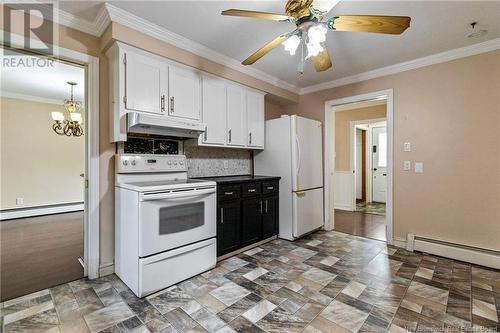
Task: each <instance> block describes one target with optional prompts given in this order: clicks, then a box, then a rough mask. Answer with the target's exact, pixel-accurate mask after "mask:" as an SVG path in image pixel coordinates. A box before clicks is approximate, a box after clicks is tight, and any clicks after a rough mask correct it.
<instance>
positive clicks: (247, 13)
mask: <svg viewBox="0 0 500 333" xmlns="http://www.w3.org/2000/svg"><path fill="white" fill-rule="evenodd" d="M221 14H222V15H227V16H244V17H255V18H260V19H264V20H272V21H293V18H291V17H290V16H286V15H281V14H273V13H267V12H257V11H253V10H243V9H228V10H224V11H222V12H221Z"/></svg>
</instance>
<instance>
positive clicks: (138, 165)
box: [115, 154, 187, 173]
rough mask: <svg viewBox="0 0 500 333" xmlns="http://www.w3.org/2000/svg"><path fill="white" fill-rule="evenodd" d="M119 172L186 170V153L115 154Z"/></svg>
mask: <svg viewBox="0 0 500 333" xmlns="http://www.w3.org/2000/svg"><path fill="white" fill-rule="evenodd" d="M115 167H116V172H117V173H139V172H186V171H187V162H186V156H184V155H135V154H117V155H115Z"/></svg>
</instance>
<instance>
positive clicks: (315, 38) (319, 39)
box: [307, 24, 328, 44]
mask: <svg viewBox="0 0 500 333" xmlns="http://www.w3.org/2000/svg"><path fill="white" fill-rule="evenodd" d="M327 32H328V29H326V28H325V27H324V26H323V25H322V24H316V25H313V26H311V27H310V28H309V30H307V38H308V39H309V42H310V43H314V44H320V43H323V42H324V41H325V40H326V33H327Z"/></svg>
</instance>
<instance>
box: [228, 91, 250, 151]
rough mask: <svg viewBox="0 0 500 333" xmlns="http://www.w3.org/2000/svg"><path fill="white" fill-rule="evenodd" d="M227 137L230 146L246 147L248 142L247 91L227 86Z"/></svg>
mask: <svg viewBox="0 0 500 333" xmlns="http://www.w3.org/2000/svg"><path fill="white" fill-rule="evenodd" d="M226 92H227V136H226V143H227V145H229V146H245V145H246V143H247V140H246V136H247V135H246V133H247V128H246V104H247V103H246V91H245V90H244V89H242V88H240V87H237V86H233V85H228V86H227V90H226Z"/></svg>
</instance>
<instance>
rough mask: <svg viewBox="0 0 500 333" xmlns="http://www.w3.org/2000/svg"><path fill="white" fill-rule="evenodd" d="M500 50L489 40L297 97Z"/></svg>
mask: <svg viewBox="0 0 500 333" xmlns="http://www.w3.org/2000/svg"><path fill="white" fill-rule="evenodd" d="M498 49H500V38H495V39H491V40H489V41H486V42H482V43H477V44H473V45H469V46H465V47H461V48H458V49H453V50H448V51H445V52H441V53H436V54H433V55H430V56H426V57H422V58H417V59H414V60H410V61H405V62H402V63H399V64H395V65H391V66H387V67H382V68H378V69H374V70H371V71H368V72H364V73H360V74H356V75H352V76H347V77H343V78H340V79H337V80H333V81H328V82H324V83H319V84H315V85H312V86H308V87H304V88H301V89H300V90H299V95H305V94H310V93H313V92H317V91H321V90H326V89H331V88H335V87H341V86H345V85H348V84H352V83H356V82H361V81H366V80H370V79H375V78H378V77H382V76H387V75H392V74H397V73H401V72H405V71H409V70H412V69H417V68H421V67H426V66H430V65H435V64H440V63H443V62H448V61H452V60H456V59H460V58H465V57H470V56H473V55H477V54H481V53H486V52H491V51H495V50H498Z"/></svg>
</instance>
